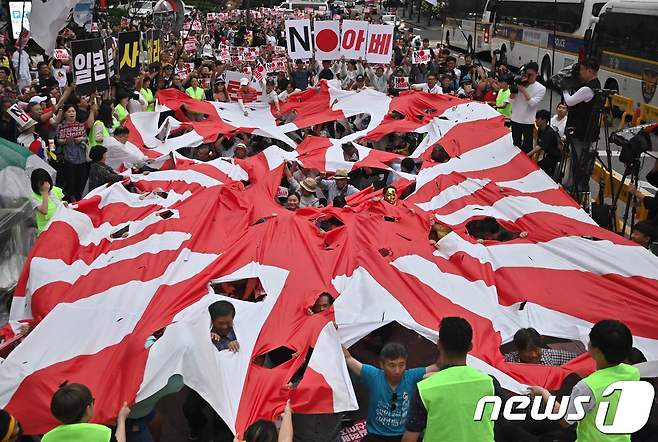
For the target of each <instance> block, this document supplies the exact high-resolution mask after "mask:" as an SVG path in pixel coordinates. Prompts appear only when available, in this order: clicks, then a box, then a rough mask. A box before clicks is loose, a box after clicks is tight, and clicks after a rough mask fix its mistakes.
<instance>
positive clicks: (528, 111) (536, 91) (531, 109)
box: [510, 81, 546, 124]
mask: <svg viewBox="0 0 658 442" xmlns="http://www.w3.org/2000/svg"><path fill="white" fill-rule="evenodd" d="M526 91H527V92H528V96H530V100H526V98H525V96H524V95H523V94H522V93H521V92H519V93H518V94H516V96H512V97H511V98H510V101H511V102H512V118H510V120H512V121H513V122H514V123H519V124H535V114H536V113H537V108H538V107H539V103H540V102H541V100H542V99H543V98H544V94H546V88H545V87H544V86H543V85H542V84H541V83H539V82H538V81H535V82H534V83H532V84H531V85H529V86H528V87H526Z"/></svg>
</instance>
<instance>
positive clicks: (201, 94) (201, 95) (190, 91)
mask: <svg viewBox="0 0 658 442" xmlns="http://www.w3.org/2000/svg"><path fill="white" fill-rule="evenodd" d="M185 93H186V94H187V95H189V96H190V97H192V98H195V99H197V100H205V98H206V92H205V91H204V90H203V89H201V88H200V87H197V88H196V89H195V88H193V87H192V86H190V87H188V88H187V89H185Z"/></svg>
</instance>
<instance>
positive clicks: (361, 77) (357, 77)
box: [356, 74, 366, 81]
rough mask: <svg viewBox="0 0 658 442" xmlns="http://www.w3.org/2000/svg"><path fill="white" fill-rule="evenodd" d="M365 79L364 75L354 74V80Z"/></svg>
mask: <svg viewBox="0 0 658 442" xmlns="http://www.w3.org/2000/svg"><path fill="white" fill-rule="evenodd" d="M365 79H366V77H364V76H363V75H361V74H359V75H357V76H356V81H364V80H365Z"/></svg>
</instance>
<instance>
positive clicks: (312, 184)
mask: <svg viewBox="0 0 658 442" xmlns="http://www.w3.org/2000/svg"><path fill="white" fill-rule="evenodd" d="M299 185H300V186H301V187H302V189H304V190H308V191H309V192H311V193H313V192H315V189H316V188H317V187H318V183H317V182H316V181H315V180H314V179H313V178H311V177H309V178H304V180H303V181H302V182H301V183H299Z"/></svg>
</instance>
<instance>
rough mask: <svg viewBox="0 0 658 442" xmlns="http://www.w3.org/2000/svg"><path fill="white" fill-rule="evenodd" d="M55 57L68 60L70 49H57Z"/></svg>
mask: <svg viewBox="0 0 658 442" xmlns="http://www.w3.org/2000/svg"><path fill="white" fill-rule="evenodd" d="M55 59H56V60H68V59H69V51H67V50H66V49H55Z"/></svg>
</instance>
